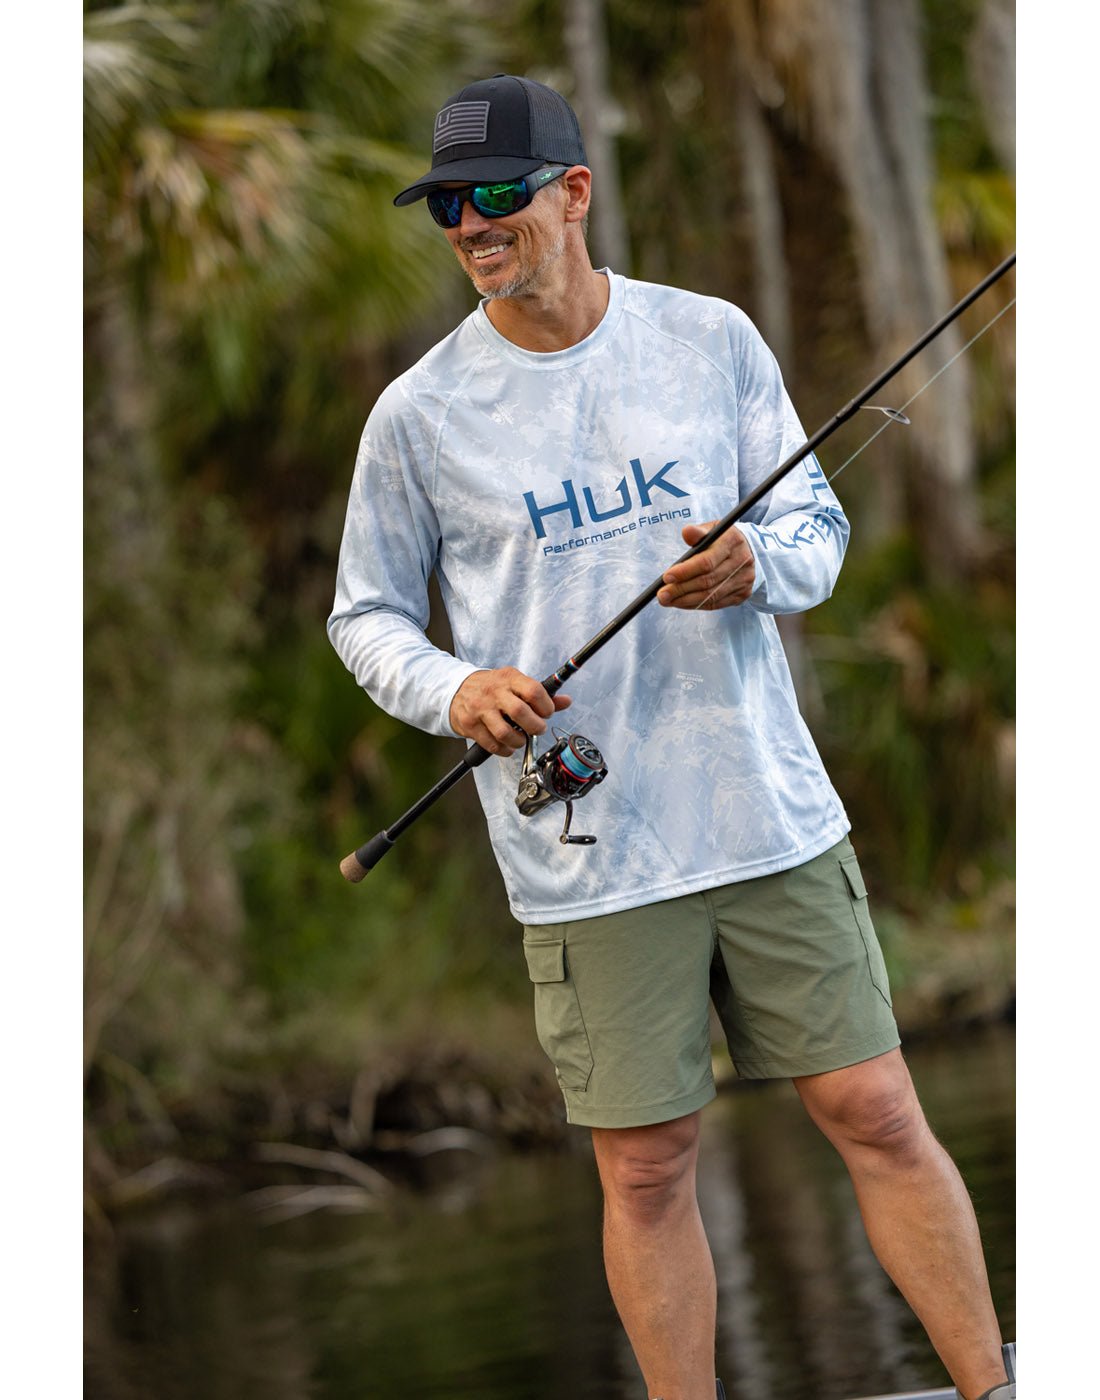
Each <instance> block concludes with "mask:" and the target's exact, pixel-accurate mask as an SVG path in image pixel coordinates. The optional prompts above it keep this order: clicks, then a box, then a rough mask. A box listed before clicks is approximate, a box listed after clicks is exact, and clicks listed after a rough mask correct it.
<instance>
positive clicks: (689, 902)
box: [523, 837, 900, 1128]
mask: <svg viewBox="0 0 1100 1400" xmlns="http://www.w3.org/2000/svg"><path fill="white" fill-rule="evenodd" d="M523 951H524V954H525V956H526V959H527V968H528V972H529V973H530V977H531V981H532V982H533V983H534V991H535V1026H536V1029H537V1031H538V1037H539V1042H540V1044H541V1045H542V1048H543V1049H544V1050H545V1051H546V1053H547V1055H548V1056H549V1057H550V1060H551V1062H552V1063H553V1065H554V1069H555V1071H556V1073H557V1077H558V1083H559V1085H560V1086H561V1091H562V1094H563V1095H564V1097H565V1106H566V1115H567V1117H568V1119H569V1121H570V1122H571V1123H580V1124H585V1125H587V1126H589V1127H596V1128H629V1127H639V1126H641V1125H643V1124H646V1123H663V1122H665V1121H667V1120H668V1119H670V1118H679V1117H681V1116H682V1115H684V1114H686V1113H693V1112H694V1111H695V1110H696V1109H698V1108H701V1107H702V1106H703V1104H705V1103H708V1102H709V1101H710V1100H711V1099H712V1098H713V1097H714V1094H715V1088H714V1076H713V1074H712V1072H711V1036H710V1004H711V1003H712V1002H713V1005H714V1007H715V1010H716V1011H717V1013H718V1019H719V1020H720V1022H721V1024H722V1027H723V1030H724V1031H725V1036H726V1043H727V1045H728V1046H729V1053H730V1058H731V1059H732V1060H733V1064H734V1068H735V1069H736V1071H737V1073H738V1074H739V1075H740V1076H741V1077H742V1078H746V1079H774V1078H790V1077H793V1076H796V1075H804V1074H821V1073H824V1071H826V1070H831V1069H840V1068H841V1067H842V1066H844V1065H852V1064H857V1063H858V1062H859V1061H861V1060H869V1059H871V1058H872V1057H873V1056H875V1055H881V1054H884V1053H885V1052H886V1051H887V1050H892V1049H894V1047H895V1046H897V1045H898V1044H899V1043H900V1041H899V1037H898V1029H897V1025H896V1023H895V1021H894V1015H893V1011H892V1009H891V1003H890V988H889V984H888V982H887V978H886V967H885V964H884V963H883V959H882V952H881V950H880V948H879V945H878V939H877V938H876V937H875V930H874V927H873V925H872V923H871V915H870V913H869V911H868V908H867V890H866V888H865V887H864V884H863V877H862V875H861V874H860V870H859V862H858V861H857V860H856V856H855V852H854V851H853V850H852V847H851V844H850V842H849V841H848V838H847V837H845V838H844V839H843V840H842V841H841V842H839V844H838V845H836V846H834V847H832V849H831V850H828V851H825V852H824V853H823V854H822V855H819V856H816V857H815V858H814V859H813V860H810V861H807V862H806V863H805V864H804V865H799V866H795V867H794V868H793V869H791V870H782V871H779V872H778V873H776V874H774V875H763V876H761V877H759V878H758V879H755V880H742V881H738V882H737V883H735V884H731V885H724V886H721V887H719V888H717V889H713V890H705V891H703V892H702V893H700V894H690V895H684V896H682V897H681V898H679V899H669V900H663V901H661V902H660V903H657V904H646V905H642V906H640V907H639V908H636V909H627V910H623V911H622V912H620V913H617V914H606V915H602V916H600V917H598V918H593V919H578V920H575V921H573V922H571V923H562V924H537V925H527V926H525V927H524V930H523Z"/></svg>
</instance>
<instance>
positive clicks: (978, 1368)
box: [794, 1050, 1005, 1400]
mask: <svg viewBox="0 0 1100 1400" xmlns="http://www.w3.org/2000/svg"><path fill="white" fill-rule="evenodd" d="M794 1085H795V1088H796V1089H797V1090H798V1092H799V1094H800V1095H801V1098H802V1102H803V1104H804V1105H805V1107H806V1109H807V1111H808V1112H809V1114H810V1117H811V1118H812V1119H813V1120H814V1122H815V1123H816V1124H817V1126H818V1127H819V1128H820V1129H821V1131H822V1132H823V1133H824V1134H825V1136H826V1137H827V1138H828V1139H829V1141H830V1142H831V1143H832V1144H833V1146H834V1147H835V1148H836V1149H837V1151H838V1152H839V1153H840V1155H841V1157H843V1159H844V1162H845V1164H846V1165H847V1167H848V1171H849V1173H850V1175H851V1178H852V1183H853V1185H854V1186H855V1192H856V1199H857V1201H858V1202H859V1208H860V1212H861V1214H862V1216H863V1223H864V1226H865V1228H866V1230H867V1236H868V1239H869V1240H870V1242H871V1247H872V1248H873V1249H874V1251H875V1254H876V1256H877V1257H878V1261H879V1263H880V1264H881V1265H882V1267H883V1268H884V1269H885V1270H886V1272H887V1273H888V1274H889V1275H890V1277H891V1278H892V1279H893V1281H894V1283H895V1284H896V1285H897V1287H898V1289H899V1290H900V1292H901V1293H902V1295H903V1296H904V1297H905V1299H906V1301H907V1302H908V1304H909V1306H910V1307H911V1308H912V1309H913V1311H914V1312H915V1313H916V1315H917V1317H918V1318H920V1320H921V1322H922V1323H923V1324H924V1327H925V1330H926V1331H927V1333H928V1336H929V1338H930V1340H931V1342H932V1345H933V1346H934V1347H935V1348H936V1351H937V1352H938V1353H939V1355H940V1358H941V1360H942V1361H943V1364H944V1365H945V1366H946V1367H947V1369H948V1371H949V1372H950V1374H951V1379H952V1380H953V1381H954V1382H955V1385H956V1386H957V1387H958V1389H959V1392H960V1394H961V1395H963V1396H965V1397H967V1400H973V1397H975V1396H978V1395H981V1394H982V1393H983V1392H984V1391H986V1390H988V1389H989V1387H990V1386H993V1385H996V1384H997V1383H998V1382H1003V1381H1004V1380H1005V1369H1004V1363H1003V1360H1002V1357H1001V1337H1000V1329H999V1327H998V1325H997V1317H996V1314H995V1312H994V1310H993V1302H992V1299H991V1298H990V1295H989V1281H988V1278H987V1275H986V1270H985V1261H984V1258H983V1256H982V1246H981V1240H980V1238H979V1236H978V1224H977V1221H976V1219H975V1217H974V1208H973V1206H972V1205H971V1202H970V1197H969V1195H968V1194H967V1191H966V1187H965V1186H964V1185H963V1182H962V1178H961V1177H960V1176H959V1173H958V1170H957V1168H956V1167H955V1164H954V1163H953V1162H952V1161H951V1159H950V1157H949V1156H948V1155H947V1153H946V1152H945V1151H944V1149H943V1148H942V1147H941V1146H940V1144H939V1143H938V1142H937V1141H936V1139H935V1137H934V1136H933V1134H932V1130H931V1129H930V1128H929V1126H928V1123H927V1122H926V1120H925V1117H924V1113H923V1111H922V1110H921V1106H920V1104H919V1103H918V1101H917V1096H916V1091H915V1090H914V1088H913V1082H912V1080H911V1079H910V1077H909V1071H908V1069H907V1068H906V1066H905V1061H904V1060H903V1059H902V1056H901V1051H900V1050H891V1051H890V1052H889V1053H888V1054H885V1055H879V1056H877V1057H876V1058H875V1059H872V1060H865V1061H864V1062H863V1063H862V1064H857V1065H851V1066H849V1067H848V1068H847V1069H838V1070H833V1071H831V1072H830V1073H828V1074H813V1075H808V1076H806V1077H804V1078H800V1079H795V1080H794Z"/></svg>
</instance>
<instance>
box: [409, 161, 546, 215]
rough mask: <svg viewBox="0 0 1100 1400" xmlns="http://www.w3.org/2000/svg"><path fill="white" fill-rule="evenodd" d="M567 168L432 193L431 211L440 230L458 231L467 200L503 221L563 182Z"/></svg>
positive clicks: (430, 198) (430, 195) (544, 169)
mask: <svg viewBox="0 0 1100 1400" xmlns="http://www.w3.org/2000/svg"><path fill="white" fill-rule="evenodd" d="M569 169H571V167H570V166H568V165H547V166H544V167H543V168H542V169H541V170H536V171H534V172H533V173H532V174H530V175H525V176H524V177H523V178H522V179H521V180H505V181H503V182H502V183H501V184H499V185H463V186H462V188H461V189H457V190H432V192H431V194H429V195H428V212H429V213H430V214H431V216H432V218H433V219H434V220H435V221H436V223H437V224H438V225H439V226H440V228H458V226H459V224H460V223H461V222H462V206H463V205H464V204H465V203H466V201H467V200H469V201H470V203H471V204H472V205H473V206H474V208H475V209H476V210H477V212H478V213H479V214H481V215H483V216H484V217H485V218H486V219H503V218H504V217H505V216H506V215H507V214H518V213H519V211H520V210H521V209H526V208H527V206H528V205H529V204H530V203H531V201H532V200H533V199H534V197H535V195H536V194H538V192H539V190H541V189H542V187H543V186H544V185H548V184H549V183H550V182H551V180H557V179H560V177H561V176H562V175H564V174H565V172H566V171H567V170H569Z"/></svg>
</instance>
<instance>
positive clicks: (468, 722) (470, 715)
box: [450, 666, 573, 758]
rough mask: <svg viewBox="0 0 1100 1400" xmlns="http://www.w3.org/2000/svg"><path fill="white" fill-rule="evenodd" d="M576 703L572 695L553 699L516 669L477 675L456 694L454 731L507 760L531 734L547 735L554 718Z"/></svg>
mask: <svg viewBox="0 0 1100 1400" xmlns="http://www.w3.org/2000/svg"><path fill="white" fill-rule="evenodd" d="M572 703H573V702H572V700H570V698H569V696H568V695H549V694H548V693H547V691H546V689H545V687H544V686H543V685H542V684H541V682H539V681H536V680H534V679H533V678H532V677H531V676H525V675H524V674H523V672H522V671H517V670H516V668H515V667H514V666H502V667H500V668H499V670H496V671H475V672H474V673H473V675H470V676H467V677H466V679H465V680H464V681H463V682H462V684H461V685H460V686H459V687H458V689H457V690H456V691H455V697H454V699H453V700H452V701H451V713H450V719H451V728H452V729H453V730H454V731H455V733H456V734H461V735H462V737H463V738H464V739H472V740H473V741H474V743H475V744H480V745H481V747H482V748H483V749H488V751H489V752H490V753H495V754H496V755H497V756H498V757H500V758H507V757H508V755H509V754H512V753H515V752H516V750H517V749H521V748H523V745H524V743H525V742H526V736H527V735H528V734H545V733H546V721H547V720H548V719H549V718H550V716H551V715H552V714H554V713H555V711H557V710H565V709H568V707H569V706H570V705H571V704H572ZM509 720H511V721H512V723H511V724H509V723H508V721H509ZM513 726H518V728H514V727H513ZM521 731H522V732H521Z"/></svg>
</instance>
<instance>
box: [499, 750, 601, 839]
mask: <svg viewBox="0 0 1100 1400" xmlns="http://www.w3.org/2000/svg"><path fill="white" fill-rule="evenodd" d="M554 735H555V737H556V739H557V742H556V743H555V744H554V745H553V746H552V747H551V748H549V749H547V750H546V752H545V753H543V754H539V753H537V752H536V749H535V738H534V735H532V734H528V736H527V744H526V747H525V748H524V750H523V772H522V773H521V774H520V779H519V791H518V792H517V793H516V806H517V807H518V808H519V810H520V813H521V815H523V816H525V817H533V816H534V815H535V813H536V812H541V811H542V809H543V808H544V807H548V806H549V805H550V803H551V802H564V803H565V825H564V826H563V827H562V830H561V835H560V836H559V837H558V840H559V841H560V842H561V844H562V845H563V846H594V845H595V844H596V838H595V837H594V836H570V834H569V824H570V822H571V821H572V820H573V803H574V802H576V801H579V800H580V798H582V797H586V796H587V795H588V794H589V793H590V792H591V791H592V789H593V788H594V787H596V786H597V785H598V784H599V783H602V782H603V780H604V779H605V778H606V777H607V765H606V764H605V763H604V761H603V755H602V754H601V753H600V751H599V749H598V748H597V747H596V745H595V744H594V743H593V742H592V740H591V739H586V738H585V737H584V735H583V734H563V733H562V732H561V730H560V729H555V730H554Z"/></svg>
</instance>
